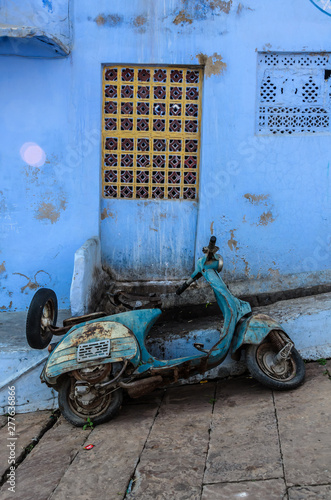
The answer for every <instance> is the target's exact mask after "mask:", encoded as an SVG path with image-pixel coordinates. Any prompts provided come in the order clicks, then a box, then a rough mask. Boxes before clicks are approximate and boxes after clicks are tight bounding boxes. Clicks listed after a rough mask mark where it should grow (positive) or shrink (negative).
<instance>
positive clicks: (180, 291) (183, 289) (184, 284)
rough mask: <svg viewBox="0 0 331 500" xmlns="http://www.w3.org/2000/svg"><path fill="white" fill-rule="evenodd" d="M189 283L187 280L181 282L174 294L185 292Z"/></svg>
mask: <svg viewBox="0 0 331 500" xmlns="http://www.w3.org/2000/svg"><path fill="white" fill-rule="evenodd" d="M190 284H191V283H189V284H187V281H185V283H183V284H182V285H181V286H180V287H179V288H177V290H176V295H181V294H182V293H183V292H185V290H186V288H188V287H189V286H190Z"/></svg>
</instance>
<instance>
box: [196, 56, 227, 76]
mask: <svg viewBox="0 0 331 500" xmlns="http://www.w3.org/2000/svg"><path fill="white" fill-rule="evenodd" d="M196 57H197V58H198V60H199V63H200V64H201V65H202V66H205V75H206V78H209V77H210V76H212V75H221V74H222V73H223V71H224V70H226V63H225V62H223V60H222V56H221V55H220V54H216V52H214V54H213V55H212V56H207V55H206V54H202V52H200V54H197V55H196Z"/></svg>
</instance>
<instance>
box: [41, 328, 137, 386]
mask: <svg viewBox="0 0 331 500" xmlns="http://www.w3.org/2000/svg"><path fill="white" fill-rule="evenodd" d="M102 339H110V342H111V348H110V355H109V356H108V357H106V358H105V359H100V360H98V361H97V364H105V363H114V362H118V361H122V360H123V359H132V358H134V357H135V356H136V354H137V350H138V345H137V341H136V339H135V337H134V335H133V333H132V332H131V331H130V330H129V328H127V327H126V326H124V325H121V324H119V323H116V322H112V321H105V322H98V321H96V322H93V323H88V324H85V325H84V326H82V327H78V328H75V329H74V330H73V331H72V332H71V333H69V334H68V335H67V336H66V337H65V338H64V339H63V340H62V341H61V342H60V343H59V344H58V346H57V347H56V349H55V350H54V351H53V352H52V353H51V355H50V358H49V360H48V362H47V366H46V369H45V379H46V381H47V382H48V383H55V381H56V378H57V377H58V376H59V375H62V374H64V373H67V372H69V371H73V370H77V369H82V368H88V367H90V366H93V365H95V364H96V361H86V362H83V363H78V362H77V348H78V346H79V345H81V344H84V343H89V342H95V341H99V340H102Z"/></svg>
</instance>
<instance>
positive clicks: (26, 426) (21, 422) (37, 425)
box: [0, 411, 52, 478]
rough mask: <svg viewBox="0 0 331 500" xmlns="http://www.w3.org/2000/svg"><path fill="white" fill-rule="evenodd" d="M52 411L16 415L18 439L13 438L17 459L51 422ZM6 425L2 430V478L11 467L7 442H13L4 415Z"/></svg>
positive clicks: (0, 474)
mask: <svg viewBox="0 0 331 500" xmlns="http://www.w3.org/2000/svg"><path fill="white" fill-rule="evenodd" d="M51 415H52V412H50V411H40V412H38V413H25V414H21V415H15V416H14V418H15V420H14V423H15V436H13V437H16V438H17V439H16V440H12V442H15V458H16V461H17V460H19V459H20V458H21V456H22V454H23V453H24V452H25V449H26V447H27V446H28V445H30V444H31V443H32V442H33V441H34V440H37V438H38V436H39V435H40V433H41V432H42V431H43V430H44V429H45V427H47V426H48V425H49V424H50V417H51ZM2 418H3V421H4V422H3V423H4V426H3V427H2V428H1V430H0V443H1V447H0V478H1V477H2V476H3V474H4V473H5V472H6V470H7V469H8V467H9V464H8V456H9V448H8V447H7V444H8V443H10V442H11V440H9V439H8V438H10V436H9V433H8V425H7V422H8V417H2Z"/></svg>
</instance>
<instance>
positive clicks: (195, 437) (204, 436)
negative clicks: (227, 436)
mask: <svg viewBox="0 0 331 500" xmlns="http://www.w3.org/2000/svg"><path fill="white" fill-rule="evenodd" d="M214 393H215V384H214V383H207V384H200V385H199V384H198V385H194V386H185V387H181V388H173V389H169V390H168V391H167V393H166V396H165V398H164V399H163V402H162V405H161V407H160V411H159V414H158V416H157V418H156V420H155V423H154V426H153V429H152V432H151V435H150V437H149V439H148V441H147V444H146V447H145V449H144V451H143V453H142V455H141V457H140V462H139V465H138V467H137V471H136V475H135V483H134V488H133V491H132V493H131V494H129V495H127V497H126V498H127V499H137V500H140V499H144V500H149V499H155V498H156V499H160V500H161V499H165V500H169V499H171V500H176V499H180V500H186V499H187V500H198V499H200V494H201V485H202V480H203V473H204V469H205V462H206V454H207V450H208V441H209V428H210V422H211V417H212V409H213V401H212V400H213V398H214Z"/></svg>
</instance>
